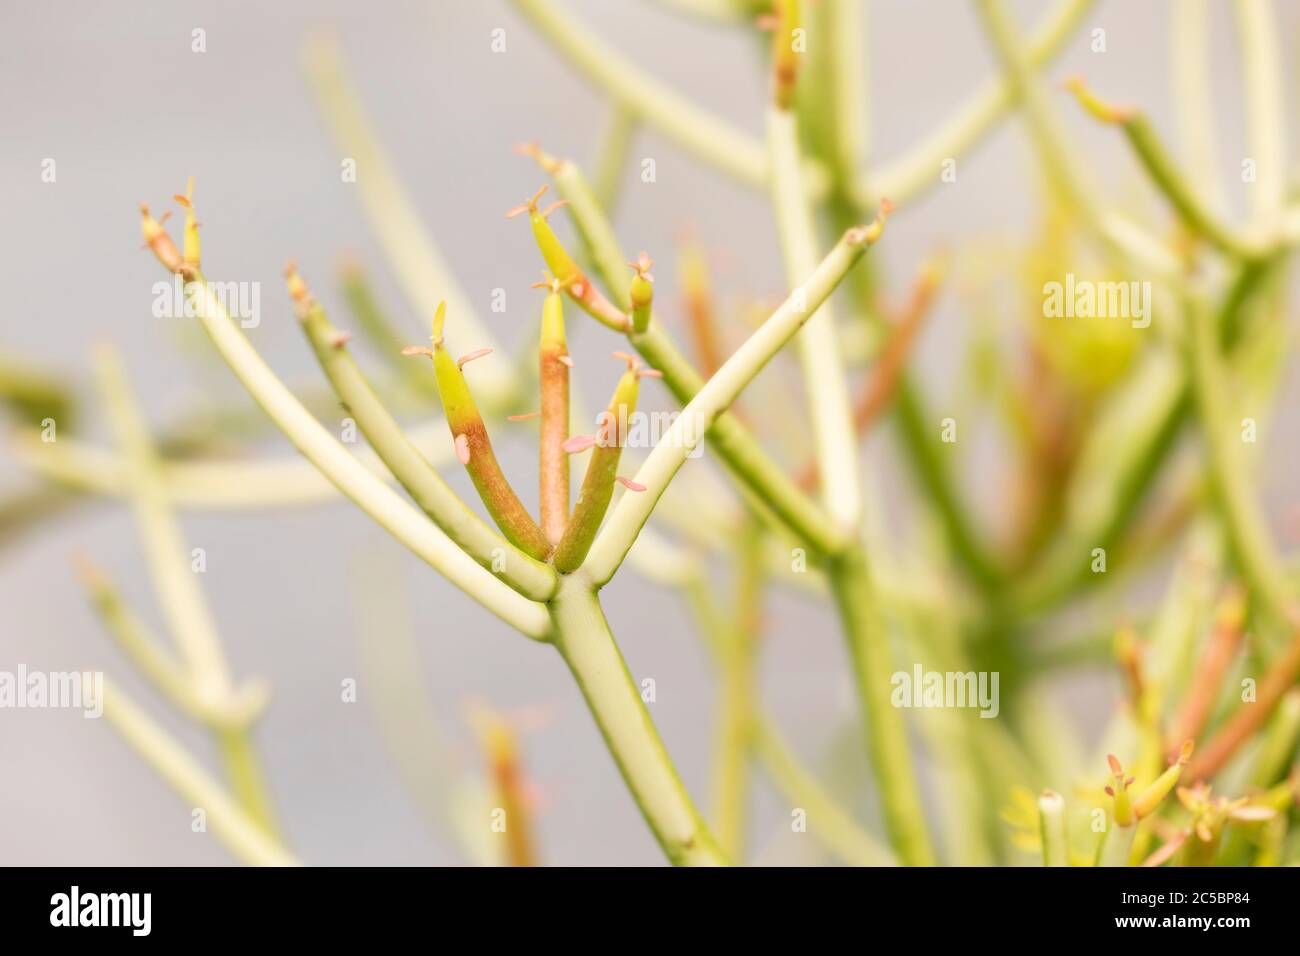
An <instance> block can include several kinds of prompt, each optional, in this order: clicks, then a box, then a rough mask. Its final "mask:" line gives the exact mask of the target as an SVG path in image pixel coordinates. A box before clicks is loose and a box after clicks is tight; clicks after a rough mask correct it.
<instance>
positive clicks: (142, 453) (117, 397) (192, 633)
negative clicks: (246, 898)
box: [95, 347, 276, 835]
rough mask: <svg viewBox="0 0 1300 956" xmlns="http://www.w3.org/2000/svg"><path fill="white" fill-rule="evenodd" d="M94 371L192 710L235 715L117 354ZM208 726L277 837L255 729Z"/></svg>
mask: <svg viewBox="0 0 1300 956" xmlns="http://www.w3.org/2000/svg"><path fill="white" fill-rule="evenodd" d="M95 364H96V373H97V375H98V377H99V380H100V387H101V389H102V391H103V394H104V400H105V405H106V406H107V408H108V412H109V419H110V422H111V424H112V426H113V430H114V432H115V433H116V435H117V440H118V443H119V444H120V445H121V447H122V451H123V453H124V454H125V455H126V457H127V462H128V476H129V479H130V483H131V488H132V504H133V507H134V510H135V515H136V521H137V523H138V524H139V526H140V534H141V537H142V538H143V540H144V546H145V555H146V558H147V560H148V562H149V567H150V574H151V577H152V578H153V582H154V588H155V590H156V591H157V594H158V601H159V603H160V604H161V605H162V609H163V615H164V617H165V618H166V620H167V623H168V627H169V630H170V631H171V634H172V637H173V640H175V641H176V643H177V645H178V646H179V648H180V652H181V657H182V659H183V660H184V662H185V677H186V680H187V682H188V683H189V685H190V689H189V693H190V695H191V696H193V697H194V698H195V701H196V703H195V705H194V706H195V707H196V708H197V709H199V710H200V711H202V712H207V713H209V714H211V715H215V714H217V713H220V712H233V711H236V710H237V709H238V706H237V703H236V692H235V689H234V686H233V684H232V682H231V678H230V672H229V669H228V668H227V666H226V660H225V655H224V654H223V653H222V649H221V639H220V638H219V637H218V636H217V628H216V623H215V622H214V621H213V619H212V612H211V610H210V609H209V607H208V603H207V601H206V600H205V599H204V596H203V591H202V589H201V588H200V587H199V584H198V578H197V576H196V573H195V572H194V570H193V569H192V568H191V566H190V560H189V550H188V548H187V547H186V545H185V539H184V537H183V536H182V534H181V529H180V526H179V525H178V524H177V522H176V519H175V516H174V515H173V514H172V512H171V508H170V506H169V504H168V501H167V489H166V487H165V485H164V484H163V482H162V480H161V477H160V474H159V470H158V456H157V451H156V449H155V448H154V447H153V442H152V439H151V438H150V436H149V430H148V426H147V424H146V423H145V421H144V418H143V416H142V414H141V412H140V409H139V408H138V407H137V405H136V404H135V398H134V396H133V395H132V394H131V389H130V385H129V384H128V383H127V379H126V372H125V370H124V369H123V368H122V364H121V361H120V360H119V359H118V357H117V355H116V353H114V352H112V351H110V350H108V349H107V348H106V347H105V348H101V349H99V350H98V351H97V352H96V356H95ZM154 663H158V660H157V659H155V660H154ZM146 672H148V671H146ZM207 723H208V727H209V729H210V730H211V731H212V733H214V734H215V735H216V737H217V741H218V744H219V745H220V748H221V752H222V756H223V758H224V759H225V763H226V770H227V773H228V774H229V775H230V778H231V783H232V784H233V786H234V790H235V795H236V796H237V797H238V798H239V802H240V803H241V805H242V806H243V807H244V809H245V810H246V811H247V812H248V813H249V815H250V816H251V817H252V818H253V819H254V820H255V821H256V822H257V824H258V825H259V826H260V827H262V828H263V829H264V830H265V831H266V832H267V833H268V834H272V835H273V834H274V833H275V832H276V824H275V814H274V811H273V809H272V806H271V798H270V795H269V793H268V791H267V788H266V783H265V781H264V780H263V779H262V774H261V770H260V768H259V767H258V765H257V756H256V753H255V751H254V749H253V745H252V729H251V725H250V724H251V721H247V720H245V721H240V722H238V723H235V724H229V723H218V722H216V721H215V720H213V719H209V720H208V721H207Z"/></svg>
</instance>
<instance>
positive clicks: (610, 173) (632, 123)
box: [594, 104, 638, 216]
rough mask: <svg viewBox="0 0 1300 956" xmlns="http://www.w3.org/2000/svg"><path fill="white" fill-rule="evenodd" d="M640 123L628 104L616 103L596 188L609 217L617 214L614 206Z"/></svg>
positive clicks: (603, 138)
mask: <svg viewBox="0 0 1300 956" xmlns="http://www.w3.org/2000/svg"><path fill="white" fill-rule="evenodd" d="M637 125H638V124H637V120H636V116H635V114H633V113H632V112H631V111H630V110H629V109H628V108H627V107H625V106H620V105H618V104H615V105H614V107H613V110H612V112H611V114H610V117H609V119H608V120H607V121H606V124H605V130H604V132H603V133H602V134H601V137H600V151H599V152H598V153H597V154H596V156H597V158H596V165H595V170H596V179H595V183H594V189H595V192H596V198H597V201H598V202H599V203H600V206H601V208H602V209H604V210H605V213H606V215H609V216H612V215H614V209H615V207H616V206H617V205H618V197H619V194H620V193H621V192H622V183H623V177H624V176H625V175H626V174H627V159H628V156H630V155H631V153H632V142H633V140H634V138H635V137H636V131H637Z"/></svg>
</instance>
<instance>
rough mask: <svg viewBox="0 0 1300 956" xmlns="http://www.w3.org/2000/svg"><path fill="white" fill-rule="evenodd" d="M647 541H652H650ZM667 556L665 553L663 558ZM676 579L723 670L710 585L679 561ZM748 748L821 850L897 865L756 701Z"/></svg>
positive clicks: (721, 621)
mask: <svg viewBox="0 0 1300 956" xmlns="http://www.w3.org/2000/svg"><path fill="white" fill-rule="evenodd" d="M646 540H647V537H646V532H645V531H644V530H643V531H642V533H641V537H639V538H637V546H636V548H633V549H632V554H633V555H636V554H637V551H638V550H639V549H640V548H641V547H642V545H643V544H645V542H646ZM650 540H652V541H653V540H654V539H653V538H651V539H650ZM665 557H666V555H665ZM677 564H678V572H679V575H680V576H679V577H678V578H676V579H674V580H671V581H665V583H666V584H668V585H670V586H673V587H680V588H682V589H683V590H684V591H685V593H686V597H687V599H688V600H689V602H690V604H691V606H692V609H693V611H694V613H695V617H696V619H697V621H698V623H699V631H700V635H701V637H702V638H703V639H704V643H705V646H706V647H707V648H708V650H709V652H710V654H711V655H712V657H713V660H714V662H715V663H716V664H717V665H718V666H719V667H721V666H723V659H724V656H725V654H726V647H725V643H726V638H727V630H728V626H729V625H728V622H727V620H726V619H725V616H724V615H723V613H722V610H721V608H719V607H718V604H717V601H716V600H715V599H714V597H713V592H712V586H711V585H710V583H709V581H708V580H707V578H705V577H704V575H703V574H702V573H701V571H700V569H699V567H698V566H694V565H690V564H689V563H687V562H683V561H681V560H679V561H678V562H677ZM749 744H750V748H751V750H752V751H753V754H754V756H755V757H756V758H757V759H758V760H759V762H760V763H761V764H762V765H763V769H764V771H765V772H766V773H767V775H768V777H769V778H770V779H771V780H772V783H773V784H774V785H775V786H776V788H777V789H778V790H779V791H780V792H781V795H782V796H783V797H784V798H785V799H786V800H787V801H789V803H790V806H791V807H792V808H798V809H802V810H804V811H806V812H807V814H808V833H809V834H810V835H811V836H812V838H813V839H814V840H816V841H817V842H818V843H820V844H821V846H822V849H824V850H825V851H826V852H827V853H830V854H832V855H834V856H836V857H838V858H839V859H840V860H842V861H844V862H845V863H848V864H849V865H851V866H895V865H896V864H897V861H896V860H895V859H894V857H893V854H891V853H890V851H889V848H888V847H886V846H883V845H882V844H881V843H880V841H878V840H877V839H876V838H875V837H874V836H872V835H871V833H869V832H868V831H867V830H865V829H863V827H862V826H860V825H859V824H858V822H857V821H856V820H854V818H853V815H852V814H851V813H849V812H848V810H846V809H845V808H844V807H843V806H842V805H841V804H840V802H839V801H838V800H836V798H835V797H834V795H833V794H831V792H830V791H829V790H827V789H826V787H825V786H824V785H823V784H822V783H821V781H819V780H818V779H817V777H816V775H815V774H814V773H813V772H812V771H811V770H809V769H808V767H807V766H805V765H804V764H803V763H802V762H801V761H800V760H799V758H798V756H797V755H796V754H795V752H794V749H793V748H792V747H791V746H790V744H789V743H788V742H787V741H786V740H785V738H784V737H783V736H782V735H781V732H780V730H779V729H778V728H777V726H776V722H775V721H774V720H772V718H771V717H770V716H769V715H767V714H765V713H764V712H763V710H762V708H761V706H760V705H759V703H757V702H756V703H755V709H754V714H753V720H752V724H751V727H750V735H749Z"/></svg>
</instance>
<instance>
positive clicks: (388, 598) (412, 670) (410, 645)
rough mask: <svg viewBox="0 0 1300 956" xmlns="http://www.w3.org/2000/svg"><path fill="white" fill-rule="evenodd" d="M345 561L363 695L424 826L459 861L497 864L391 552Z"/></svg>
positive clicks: (475, 786)
mask: <svg viewBox="0 0 1300 956" xmlns="http://www.w3.org/2000/svg"><path fill="white" fill-rule="evenodd" d="M353 564H354V571H353V581H354V583H355V585H356V586H355V589H354V591H355V602H354V604H355V607H356V609H357V614H356V617H357V621H356V631H357V639H358V643H359V645H360V651H361V668H362V674H363V677H364V682H365V685H366V687H367V689H368V692H367V693H366V695H365V700H366V701H367V703H368V704H369V705H370V706H371V707H372V708H373V709H374V713H375V717H376V722H377V724H378V728H379V733H380V736H381V737H382V738H383V741H384V744H385V745H386V747H387V749H388V751H389V753H390V754H391V756H392V758H393V761H394V762H395V763H396V765H397V771H398V775H399V776H400V778H401V780H402V782H403V784H405V786H406V789H407V790H408V791H409V792H410V795H411V797H412V799H413V801H414V802H415V803H416V804H417V805H418V808H419V810H420V811H422V813H423V815H424V816H425V817H426V818H427V819H428V821H429V823H431V824H432V829H433V830H434V831H435V832H436V834H437V835H438V836H440V837H445V838H447V839H450V840H451V841H452V842H454V844H455V846H456V848H457V849H458V850H459V852H460V854H461V856H462V857H463V858H464V860H465V861H466V862H468V863H469V864H471V865H473V866H498V865H500V863H501V861H502V858H503V854H502V853H501V850H500V841H499V840H497V839H494V838H495V837H497V836H499V834H494V833H490V832H489V831H488V829H487V828H486V827H484V826H483V820H485V819H488V818H489V815H490V813H491V810H492V805H491V804H489V803H488V801H487V797H488V791H487V788H486V787H485V786H483V784H482V782H481V781H479V780H477V779H475V777H474V776H473V775H472V774H471V773H468V772H467V771H466V769H465V768H464V767H463V766H462V764H461V762H460V761H459V760H458V759H457V755H456V753H455V752H454V750H453V748H452V746H451V744H450V743H449V742H448V740H447V735H446V734H445V733H444V731H443V729H442V725H441V723H440V720H439V717H438V714H437V713H436V712H435V710H434V707H433V706H432V701H433V700H434V697H433V691H432V689H431V688H430V687H429V686H428V685H427V683H426V681H425V679H424V663H423V661H422V659H421V657H420V648H419V647H418V646H417V645H416V635H415V629H414V627H413V626H412V622H411V618H410V602H409V601H408V600H406V599H405V598H406V595H405V588H404V587H403V586H402V585H401V584H400V583H398V582H400V581H401V580H402V575H401V574H400V573H399V571H400V565H399V564H398V563H397V561H396V557H395V552H391V551H383V552H381V551H375V552H374V553H358V554H357V555H356V556H355V560H354V562H353Z"/></svg>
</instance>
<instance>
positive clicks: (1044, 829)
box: [1038, 790, 1070, 866]
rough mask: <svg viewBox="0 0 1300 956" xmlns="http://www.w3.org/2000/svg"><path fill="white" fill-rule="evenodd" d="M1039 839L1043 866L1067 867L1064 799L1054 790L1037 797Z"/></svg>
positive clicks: (1067, 848) (1068, 848)
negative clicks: (1041, 845) (1041, 847)
mask: <svg viewBox="0 0 1300 956" xmlns="http://www.w3.org/2000/svg"><path fill="white" fill-rule="evenodd" d="M1038 824H1039V838H1040V839H1041V841H1042V844H1043V866H1069V865H1070V843H1069V840H1068V839H1067V837H1066V832H1065V798H1064V797H1062V796H1061V795H1060V794H1059V793H1057V792H1056V791H1055V790H1044V791H1043V792H1042V793H1041V794H1039V796H1038Z"/></svg>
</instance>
